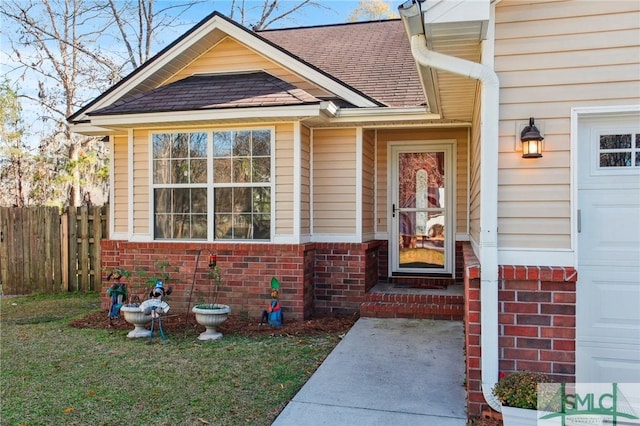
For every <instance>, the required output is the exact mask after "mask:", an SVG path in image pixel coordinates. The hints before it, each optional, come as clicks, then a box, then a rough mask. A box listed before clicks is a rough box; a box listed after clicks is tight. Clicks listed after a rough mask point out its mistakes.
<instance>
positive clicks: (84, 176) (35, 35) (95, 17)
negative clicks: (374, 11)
mask: <svg viewBox="0 0 640 426" xmlns="http://www.w3.org/2000/svg"><path fill="white" fill-rule="evenodd" d="M199 3H204V1H203V0H188V1H183V2H175V3H166V2H159V1H158V0H107V1H106V2H105V1H99V0H2V1H0V18H2V20H3V23H4V24H3V25H2V27H1V28H0V32H2V33H4V35H6V37H5V38H6V39H7V40H8V41H9V43H8V44H7V45H8V48H9V51H8V52H5V53H6V54H7V55H8V56H9V57H10V59H11V61H10V62H11V63H12V64H13V65H12V66H13V68H12V69H9V73H10V74H11V75H12V77H13V78H15V79H17V80H19V83H20V84H21V85H22V87H21V89H22V90H20V96H21V97H22V99H24V100H25V101H27V102H29V103H30V104H35V105H38V106H39V110H38V111H39V112H38V119H39V120H41V121H42V122H43V123H44V127H45V128H46V129H47V134H46V136H45V137H43V138H42V139H41V141H40V146H39V148H40V154H39V156H38V157H37V158H38V159H39V160H40V161H41V162H42V164H39V167H38V170H37V172H36V173H34V174H33V176H32V178H33V179H36V180H37V183H36V184H34V185H33V186H32V188H33V190H34V191H36V193H37V195H38V197H37V198H38V199H45V198H46V196H49V195H50V196H54V195H55V194H56V193H57V192H59V191H60V190H61V192H62V193H63V194H66V195H64V196H63V197H62V199H61V200H60V202H61V204H63V205H66V204H68V205H71V206H77V205H79V204H80V202H81V200H82V199H83V198H85V197H84V194H85V193H86V187H88V186H91V185H93V184H96V182H94V181H93V180H92V176H91V175H90V173H94V172H95V171H96V170H103V167H102V165H104V162H105V159H104V158H103V157H101V156H100V155H94V154H95V153H96V152H97V151H98V150H99V148H100V147H102V145H101V143H100V142H99V141H97V140H96V139H95V138H88V137H82V136H79V135H74V134H72V133H71V131H70V128H69V125H68V123H67V122H66V117H68V116H70V115H71V114H72V113H73V112H74V111H76V110H77V109H79V108H80V107H81V106H83V105H84V104H86V103H87V102H88V101H89V100H90V99H92V98H94V97H95V96H97V95H98V94H99V93H100V92H102V91H104V90H106V89H107V88H108V87H109V86H111V85H113V84H114V83H116V82H117V81H119V80H120V79H121V78H122V77H123V76H124V75H125V74H126V73H128V72H130V71H132V70H133V69H135V68H137V67H138V66H140V65H141V64H142V63H143V62H145V61H146V60H147V59H148V58H149V57H150V56H151V55H152V54H153V53H154V51H155V50H156V49H155V42H156V36H158V35H159V33H162V32H164V31H165V30H166V29H167V28H171V27H172V26H175V25H178V24H184V23H183V22H181V17H182V16H183V15H184V13H185V12H186V11H188V10H189V9H191V8H192V7H194V6H195V5H197V4H199ZM256 4H257V5H256ZM158 5H161V6H162V7H160V8H157V6H158ZM310 7H324V6H323V5H322V3H321V2H320V1H316V0H301V1H296V2H293V1H289V2H287V1H280V0H270V1H269V0H264V1H261V2H260V3H257V2H253V1H247V0H233V1H232V4H231V9H230V14H229V16H230V17H232V18H235V17H237V16H238V15H239V16H240V19H236V20H238V21H240V23H242V24H245V25H250V26H251V27H252V28H254V29H256V30H257V29H264V28H267V27H269V26H272V25H274V24H275V23H276V22H284V21H286V20H288V19H292V18H293V17H294V16H295V15H296V14H298V13H299V12H301V11H302V10H303V9H306V8H310ZM234 15H236V16H234ZM3 50H4V47H3ZM5 68H6V65H5ZM92 159H95V161H97V164H96V165H95V167H87V164H86V162H87V161H90V160H92ZM97 184H98V185H99V186H100V185H102V184H101V183H100V182H97ZM50 185H60V186H61V188H55V190H54V189H53V188H50V187H49V186H50ZM34 194H35V193H34Z"/></svg>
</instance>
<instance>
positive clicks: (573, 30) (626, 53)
mask: <svg viewBox="0 0 640 426" xmlns="http://www.w3.org/2000/svg"><path fill="white" fill-rule="evenodd" d="M639 13H640V3H639V2H634V1H589V2H585V1H579V2H578V1H559V2H527V3H526V4H524V3H520V2H513V1H505V2H502V3H500V4H499V5H498V7H497V12H496V22H497V24H496V44H495V54H496V58H495V68H496V71H497V72H498V77H499V79H500V85H501V91H500V129H499V132H500V133H499V134H500V139H499V175H498V179H499V187H498V200H499V203H498V220H499V222H498V227H499V234H498V235H499V236H498V243H499V246H500V247H502V248H508V247H514V248H533V249H535V248H550V249H570V248H571V222H570V217H571V211H570V204H569V202H570V196H571V187H570V177H571V169H570V166H571V153H570V148H571V147H570V130H571V129H570V126H571V122H570V114H571V108H572V107H584V106H610V105H630V104H637V103H638V102H639V101H640V49H639V45H640V19H639V16H640V15H639ZM528 117H535V119H536V124H539V127H540V130H541V132H542V133H543V136H544V138H545V140H544V154H543V155H544V156H543V158H540V159H536V160H524V159H522V158H521V157H520V142H519V137H518V135H519V131H520V126H521V125H523V124H525V123H526V122H527V120H528ZM472 169H473V168H472ZM531 223H535V225H536V226H535V233H534V234H532V233H531V232H530V229H531V228H530V225H531Z"/></svg>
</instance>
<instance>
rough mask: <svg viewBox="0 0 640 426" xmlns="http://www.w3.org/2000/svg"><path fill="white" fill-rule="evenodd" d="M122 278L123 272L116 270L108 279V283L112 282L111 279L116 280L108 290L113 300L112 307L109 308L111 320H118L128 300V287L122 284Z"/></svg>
mask: <svg viewBox="0 0 640 426" xmlns="http://www.w3.org/2000/svg"><path fill="white" fill-rule="evenodd" d="M122 276H123V274H122V272H121V271H120V270H118V269H116V270H115V271H113V272H112V273H110V274H109V276H108V277H107V281H110V280H111V278H113V279H114V280H115V282H114V283H113V285H112V286H111V287H109V288H108V289H107V296H109V297H110V298H111V306H110V307H109V319H116V318H118V314H119V313H120V308H121V307H122V303H123V302H124V300H125V299H126V298H127V285H126V284H125V283H123V282H120V280H121V279H122Z"/></svg>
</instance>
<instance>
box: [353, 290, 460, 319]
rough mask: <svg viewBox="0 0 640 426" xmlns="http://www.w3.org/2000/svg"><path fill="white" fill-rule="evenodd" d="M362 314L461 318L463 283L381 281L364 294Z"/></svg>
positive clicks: (386, 316)
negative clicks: (430, 285)
mask: <svg viewBox="0 0 640 426" xmlns="http://www.w3.org/2000/svg"><path fill="white" fill-rule="evenodd" d="M360 316H361V317H372V318H410V319H439V320H462V318H463V317H464V296H463V294H462V286H460V285H453V286H449V287H448V288H447V289H441V290H437V289H427V290H423V289H413V288H399V287H396V286H394V285H393V284H386V283H385V284H378V285H376V286H375V287H373V288H372V289H371V291H369V292H368V293H367V294H365V297H364V302H363V303H362V304H361V305H360Z"/></svg>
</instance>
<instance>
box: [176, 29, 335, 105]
mask: <svg viewBox="0 0 640 426" xmlns="http://www.w3.org/2000/svg"><path fill="white" fill-rule="evenodd" d="M255 70H264V71H266V72H268V73H269V74H272V75H274V76H276V77H278V78H280V79H282V80H284V81H286V82H289V83H291V84H293V85H294V86H297V87H299V88H300V89H302V90H305V91H307V92H308V93H310V94H312V95H314V96H328V95H329V93H328V92H326V91H324V90H321V89H319V88H318V87H317V86H314V85H313V84H311V83H309V82H308V81H306V80H304V79H302V78H301V77H300V76H298V75H296V74H294V73H292V72H291V71H289V70H287V69H285V68H283V67H281V66H280V65H278V64H277V63H275V62H273V61H271V60H269V59H267V58H266V57H264V56H262V55H260V54H259V53H257V52H255V51H254V50H251V49H249V48H248V47H246V46H245V45H243V44H241V43H239V42H238V41H236V40H234V39H232V38H230V37H225V38H224V39H223V40H222V41H221V42H220V43H218V44H216V45H214V46H212V47H211V49H209V50H208V51H207V52H205V53H204V54H202V55H200V57H198V58H197V59H196V60H194V61H193V62H191V63H190V64H189V65H187V66H186V67H184V68H183V69H181V70H180V71H179V72H178V73H176V74H175V75H173V76H172V77H171V78H170V79H169V80H167V81H166V82H164V83H163V85H164V84H167V83H171V82H174V81H177V80H182V79H183V78H186V77H189V76H191V75H193V74H206V73H220V72H242V71H255Z"/></svg>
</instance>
